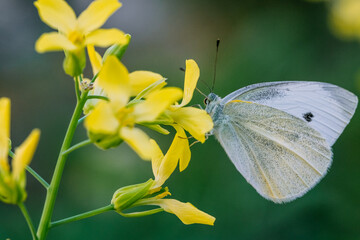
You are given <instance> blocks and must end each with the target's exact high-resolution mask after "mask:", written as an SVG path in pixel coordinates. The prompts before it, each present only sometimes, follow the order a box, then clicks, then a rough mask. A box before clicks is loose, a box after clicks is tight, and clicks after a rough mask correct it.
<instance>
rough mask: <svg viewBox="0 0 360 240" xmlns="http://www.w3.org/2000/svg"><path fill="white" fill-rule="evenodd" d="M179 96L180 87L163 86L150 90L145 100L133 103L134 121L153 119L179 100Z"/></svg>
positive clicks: (180, 94)
mask: <svg viewBox="0 0 360 240" xmlns="http://www.w3.org/2000/svg"><path fill="white" fill-rule="evenodd" d="M181 96H182V91H181V89H179V88H176V87H168V88H163V89H161V90H159V91H156V92H152V93H151V94H149V96H148V98H147V99H146V100H145V101H143V102H141V103H139V104H136V105H135V107H134V116H135V118H136V121H137V122H151V121H154V120H155V119H156V118H157V117H158V116H159V115H160V114H161V113H162V112H164V111H165V109H166V108H168V107H169V106H170V105H171V104H173V103H174V102H176V101H177V100H179V99H180V98H181Z"/></svg>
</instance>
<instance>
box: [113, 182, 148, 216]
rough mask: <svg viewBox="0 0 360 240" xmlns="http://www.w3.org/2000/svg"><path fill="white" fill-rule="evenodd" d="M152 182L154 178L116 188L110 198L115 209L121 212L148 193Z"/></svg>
mask: <svg viewBox="0 0 360 240" xmlns="http://www.w3.org/2000/svg"><path fill="white" fill-rule="evenodd" d="M153 183H154V180H152V179H149V180H148V181H147V182H145V183H141V184H136V185H130V186H126V187H122V188H120V189H118V190H117V191H116V192H115V193H114V195H113V198H112V200H111V203H112V204H113V205H114V208H115V210H116V211H119V212H121V211H122V210H124V209H127V208H129V207H131V205H133V204H134V203H136V202H137V201H138V200H140V199H142V198H143V197H145V196H146V195H148V193H149V190H150V188H151V186H152V185H153Z"/></svg>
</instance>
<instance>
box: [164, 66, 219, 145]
mask: <svg viewBox="0 0 360 240" xmlns="http://www.w3.org/2000/svg"><path fill="white" fill-rule="evenodd" d="M199 76H200V70H199V67H198V65H197V64H196V62H195V61H194V60H192V59H191V60H186V71H185V81H184V97H183V100H182V102H181V104H179V105H174V106H171V107H170V108H169V110H168V111H167V112H166V113H167V114H168V115H169V116H170V117H171V118H172V119H173V120H174V122H175V123H177V124H178V125H180V126H181V127H183V128H184V129H185V130H186V131H188V132H189V133H190V134H191V135H192V136H193V137H194V138H195V139H197V140H198V141H200V142H202V143H203V142H205V134H206V133H208V132H209V131H210V130H211V129H212V128H213V122H212V119H211V117H210V116H209V115H208V114H207V113H206V112H205V110H202V109H198V108H194V107H184V106H185V105H187V104H188V103H189V102H190V101H191V99H192V96H193V93H194V90H195V88H196V84H197V81H198V79H199Z"/></svg>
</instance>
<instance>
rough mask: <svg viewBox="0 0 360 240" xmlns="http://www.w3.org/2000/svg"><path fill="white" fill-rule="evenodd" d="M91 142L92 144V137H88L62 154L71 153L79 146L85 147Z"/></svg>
mask: <svg viewBox="0 0 360 240" xmlns="http://www.w3.org/2000/svg"><path fill="white" fill-rule="evenodd" d="M89 144H92V141H91V140H90V139H86V140H84V141H82V142H79V143H77V144H75V145H74V146H72V147H70V148H69V149H68V150H66V151H64V152H63V153H62V154H63V155H66V154H69V153H71V152H73V151H75V150H77V149H79V148H82V147H85V146H87V145H89Z"/></svg>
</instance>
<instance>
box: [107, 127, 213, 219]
mask: <svg viewBox="0 0 360 240" xmlns="http://www.w3.org/2000/svg"><path fill="white" fill-rule="evenodd" d="M176 130H180V131H178V132H177V135H176V136H175V139H174V141H173V143H172V145H171V146H170V148H169V150H168V152H167V153H166V155H165V156H164V155H163V153H162V151H161V149H160V148H159V146H158V145H157V144H156V142H155V141H154V140H150V141H151V144H152V146H153V156H152V169H153V173H154V176H155V180H152V179H150V180H149V181H147V182H145V183H143V184H137V185H133V186H128V187H124V188H121V189H119V190H117V191H116V192H115V194H114V196H113V199H112V201H111V203H112V204H114V208H115V210H116V211H118V212H119V213H120V214H121V215H123V216H134V214H136V216H145V215H148V214H153V213H156V212H157V211H156V210H155V211H154V210H150V211H145V212H143V213H141V212H140V213H130V214H126V213H123V212H122V211H123V210H125V209H128V208H131V207H136V206H145V205H155V206H159V207H160V208H161V209H162V210H164V211H166V212H169V213H172V214H175V215H176V216H177V217H178V218H179V219H180V220H181V221H182V222H183V223H184V224H193V223H199V224H207V225H214V222H215V218H214V217H213V216H211V215H209V214H207V213H205V212H203V211H201V210H199V209H197V208H196V207H194V206H193V205H192V204H191V203H183V202H180V201H178V200H175V199H164V197H166V196H168V195H170V192H169V191H168V189H167V188H162V185H163V184H164V183H165V181H166V180H167V179H168V178H169V177H170V175H171V174H172V173H173V172H174V170H175V168H176V166H177V164H178V160H179V154H180V155H181V158H180V166H181V164H182V163H181V161H184V162H185V164H187V163H186V162H188V160H190V156H189V154H190V152H186V151H185V152H183V147H182V146H181V145H182V144H184V143H181V142H178V141H184V142H185V145H186V144H188V142H187V139H182V138H179V135H181V134H185V133H184V132H183V131H184V130H182V128H176ZM181 131H182V132H181Z"/></svg>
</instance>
